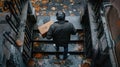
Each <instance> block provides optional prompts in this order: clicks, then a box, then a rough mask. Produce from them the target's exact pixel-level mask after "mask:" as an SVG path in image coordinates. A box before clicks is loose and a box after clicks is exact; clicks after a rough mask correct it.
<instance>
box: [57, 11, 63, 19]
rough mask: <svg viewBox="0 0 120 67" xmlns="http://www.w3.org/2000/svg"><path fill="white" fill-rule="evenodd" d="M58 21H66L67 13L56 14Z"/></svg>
mask: <svg viewBox="0 0 120 67" xmlns="http://www.w3.org/2000/svg"><path fill="white" fill-rule="evenodd" d="M56 17H57V20H65V13H64V12H62V11H58V12H57V13H56Z"/></svg>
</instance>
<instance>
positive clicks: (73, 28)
mask: <svg viewBox="0 0 120 67" xmlns="http://www.w3.org/2000/svg"><path fill="white" fill-rule="evenodd" d="M71 26H72V31H71V33H72V35H75V34H76V33H77V30H76V29H75V27H74V26H73V24H71Z"/></svg>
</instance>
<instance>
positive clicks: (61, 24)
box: [47, 21, 76, 45]
mask: <svg viewBox="0 0 120 67" xmlns="http://www.w3.org/2000/svg"><path fill="white" fill-rule="evenodd" d="M71 34H73V35H74V34H76V30H75V28H74V26H73V24H72V23H69V22H68V21H57V22H55V23H54V24H52V25H51V26H50V28H49V30H48V33H47V39H51V38H53V41H54V43H55V44H61V45H62V44H68V42H69V41H70V35H71Z"/></svg>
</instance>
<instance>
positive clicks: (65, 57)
mask: <svg viewBox="0 0 120 67" xmlns="http://www.w3.org/2000/svg"><path fill="white" fill-rule="evenodd" d="M59 47H63V48H64V52H63V60H66V59H67V57H68V56H67V53H68V44H65V45H62V46H61V45H59V44H56V51H57V52H56V57H57V58H58V59H60V57H59V53H58V52H59Z"/></svg>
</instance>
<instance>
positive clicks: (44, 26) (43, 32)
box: [38, 21, 53, 37]
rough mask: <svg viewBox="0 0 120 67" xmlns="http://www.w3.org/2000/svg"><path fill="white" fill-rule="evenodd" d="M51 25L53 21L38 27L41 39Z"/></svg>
mask: <svg viewBox="0 0 120 67" xmlns="http://www.w3.org/2000/svg"><path fill="white" fill-rule="evenodd" d="M52 24H53V21H49V22H46V23H45V24H43V25H41V26H38V30H39V32H40V34H41V36H42V37H45V36H46V34H47V32H48V30H49V27H50V26H51V25H52Z"/></svg>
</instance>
